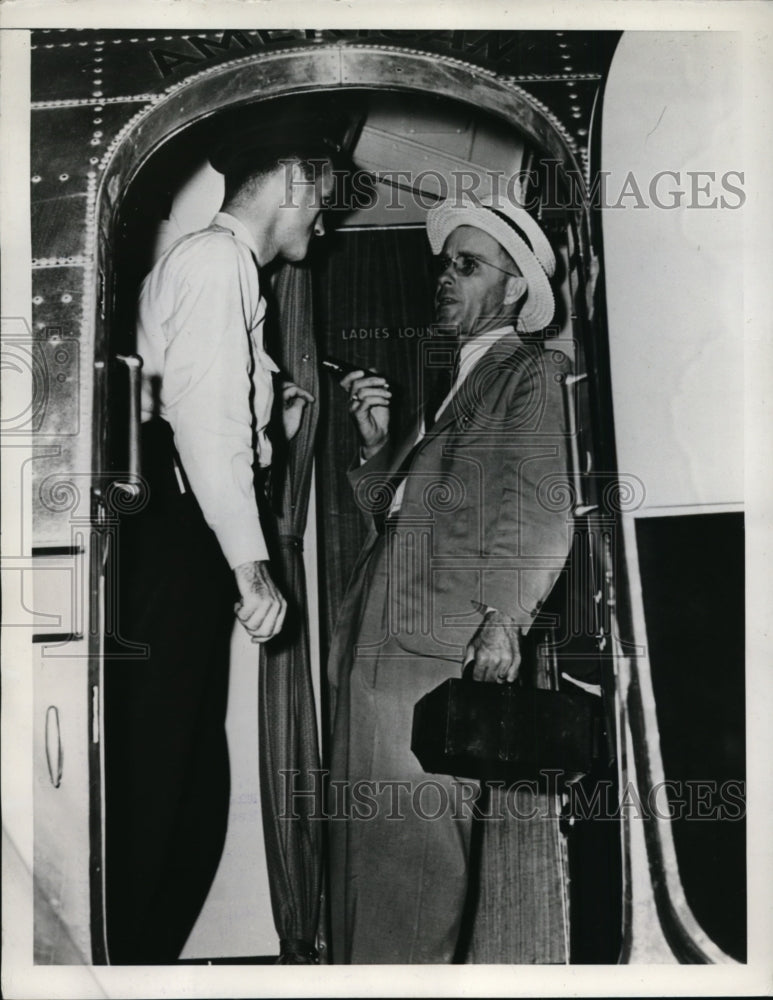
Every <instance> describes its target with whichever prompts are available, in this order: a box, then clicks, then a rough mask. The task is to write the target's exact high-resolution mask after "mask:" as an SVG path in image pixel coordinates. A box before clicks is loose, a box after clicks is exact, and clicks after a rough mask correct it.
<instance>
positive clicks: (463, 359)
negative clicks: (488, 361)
mask: <svg viewBox="0 0 773 1000" xmlns="http://www.w3.org/2000/svg"><path fill="white" fill-rule="evenodd" d="M509 333H512V334H515V327H514V326H513V325H512V323H508V325H507V326H500V327H498V328H497V329H496V330H486V332H485V333H481V334H479V335H478V336H477V337H473V338H472V340H467V341H465V343H463V344H462V346H461V347H460V348H459V371H460V372H461V371H462V370H464V369H466V368H468V367H469V365H470V364H472V363H473V362H474V361H476V360H477V359H478V357H479V356H480V355H481V354H483V352H484V351H487V350H488V349H489V347H492V346H493V345H494V344H496V343H497V342H498V341H500V340H501V339H502V338H503V337H506V336H507V335H508V334H509ZM516 336H517V335H516Z"/></svg>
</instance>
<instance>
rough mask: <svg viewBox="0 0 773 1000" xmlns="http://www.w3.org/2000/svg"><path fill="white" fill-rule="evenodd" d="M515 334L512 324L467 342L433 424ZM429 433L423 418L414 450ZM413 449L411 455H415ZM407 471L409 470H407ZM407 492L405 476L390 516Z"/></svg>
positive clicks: (461, 350) (397, 509)
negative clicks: (493, 351)
mask: <svg viewBox="0 0 773 1000" xmlns="http://www.w3.org/2000/svg"><path fill="white" fill-rule="evenodd" d="M513 332H514V327H513V326H512V325H511V324H510V325H508V326H502V327H499V328H498V329H496V330H487V331H486V332H485V333H481V334H480V335H479V336H477V337H473V338H472V339H471V340H467V341H465V342H464V343H463V344H462V346H461V347H460V348H459V356H458V358H457V362H456V366H455V367H456V377H455V378H454V381H453V384H452V385H451V388H450V389H449V391H448V393H447V395H446V397H445V398H444V399H443V400H442V402H441V403H440V406H439V407H438V408H437V410H436V411H435V414H434V419H433V421H432V422H433V423H435V422H436V421H437V419H438V417H439V416H440V415H441V413H442V412H443V411H444V410H445V408H446V407H447V406H448V404H449V403H450V402H451V400H452V399H453V398H454V396H455V395H456V394H457V393H458V392H459V390H460V389H461V387H462V385H463V384H464V381H465V379H466V378H467V376H468V375H469V374H470V372H471V371H472V369H473V368H474V367H475V365H477V363H478V362H479V361H480V360H481V358H482V357H483V355H484V354H485V353H486V352H487V351H488V350H489V348H490V347H493V345H494V344H496V343H498V342H499V341H500V340H501V339H502V337H504V336H506V335H507V334H509V333H513ZM427 433H428V431H427V427H426V421H425V419H424V418H422V421H421V424H420V426H419V431H418V434H417V435H416V440H415V441H414V442H413V449H415V448H416V446H417V445H418V444H419V443H420V442H421V441H423V440H424V438H425V437H426V435H427ZM413 449H412V451H411V454H412V453H413ZM406 471H407V470H406ZM404 492H405V476H403V478H402V479H401V480H400V482H399V483H398V485H397V488H396V490H395V495H394V499H393V500H392V504H391V506H390V508H389V516H390V517H392V516H393V515H395V514H396V513H397V512H398V511H399V510H400V507H401V506H402V502H403V494H404Z"/></svg>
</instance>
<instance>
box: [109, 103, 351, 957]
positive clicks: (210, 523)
mask: <svg viewBox="0 0 773 1000" xmlns="http://www.w3.org/2000/svg"><path fill="white" fill-rule="evenodd" d="M212 162H213V166H215V167H216V169H219V170H220V171H221V172H222V173H223V174H224V176H225V197H224V201H223V206H222V209H221V211H220V212H219V213H218V214H217V215H216V216H215V218H214V219H213V221H212V223H211V224H210V226H209V227H208V228H206V229H204V230H201V231H199V232H196V233H192V234H189V235H187V236H184V237H183V238H182V239H180V240H178V241H177V242H176V243H175V244H174V245H173V246H172V247H170V248H169V249H168V250H167V251H166V252H165V253H164V254H163V256H162V257H161V258H160V259H159V261H158V262H157V263H156V265H155V266H154V268H153V270H152V271H151V273H150V274H149V275H148V276H147V278H146V279H145V281H144V283H143V286H142V289H141V292H140V299H139V310H138V332H137V351H138V353H139V354H140V355H141V356H142V358H143V363H144V364H143V394H142V420H143V426H142V458H143V468H142V472H143V477H144V478H145V480H146V482H147V486H148V497H147V504H146V506H145V508H144V509H143V510H142V511H141V512H139V513H138V514H137V515H134V516H131V517H127V518H124V519H123V520H122V523H121V526H120V535H119V558H118V562H119V566H118V572H119V587H120V591H119V611H120V628H121V637H122V640H123V641H124V644H126V643H134V644H141V645H143V646H145V647H147V656H146V658H145V659H144V660H140V661H138V660H137V659H125V660H124V661H121V660H120V659H119V658H117V657H116V658H115V659H114V660H112V661H109V662H108V665H107V670H106V711H107V720H108V721H107V726H106V729H107V732H106V740H107V744H106V758H107V760H106V774H107V780H108V787H107V871H106V883H107V931H108V948H109V954H110V960H111V962H113V963H117V964H126V963H140V964H147V963H167V962H172V961H174V960H175V959H176V958H177V957H178V956H179V954H180V951H181V950H182V947H183V945H184V944H185V940H186V938H187V936H188V934H189V933H190V930H191V928H192V926H193V924H194V922H195V920H196V917H197V915H198V913H199V911H200V909H201V906H202V905H203V902H204V900H205V898H206V895H207V892H208V890H209V886H210V884H211V882H212V879H213V878H214V875H215V871H216V869H217V865H218V862H219V858H220V853H221V851H222V846H223V842H224V838H225V828H226V822H227V814H228V800H229V778H228V756H227V744H226V741H225V729H224V721H225V709H226V702H227V690H228V646H229V640H230V633H231V628H232V622H233V615H234V612H235V613H236V615H237V617H238V619H239V621H240V622H241V624H242V625H243V627H244V628H245V629H246V630H247V632H248V633H249V635H250V636H251V638H252V640H253V642H255V643H264V642H266V641H268V640H270V639H272V638H273V637H275V636H276V635H277V634H278V633H279V632H280V630H281V628H282V624H283V621H284V617H285V612H286V602H285V599H284V597H283V596H282V594H281V592H280V590H279V588H278V586H277V585H276V583H275V582H274V579H273V578H272V573H271V570H270V566H269V546H268V545H267V541H266V527H267V526H268V523H269V522H268V521H267V520H265V511H263V512H261V510H260V508H261V506H266V505H265V504H263V500H264V497H263V495H262V494H263V490H262V488H261V486H260V476H261V473H263V475H265V473H266V472H267V470H268V468H269V465H270V462H271V442H270V440H269V437H268V434H267V428H268V425H269V420H270V416H271V411H272V406H273V402H274V387H273V381H274V377H275V375H276V374H277V372H278V369H277V366H276V365H275V364H274V362H273V361H272V359H271V358H270V357H269V355H268V354H267V353H266V350H265V346H264V341H263V327H264V319H265V312H266V302H265V299H264V297H263V295H262V294H261V278H260V272H259V268H263V267H264V266H265V265H267V264H269V263H270V262H271V261H272V260H274V259H276V258H282V259H284V260H287V261H300V260H302V259H303V258H304V257H305V255H306V252H307V249H308V246H309V242H310V240H311V239H312V237H313V236H314V235H316V236H321V235H323V233H324V221H323V214H322V213H323V210H324V209H325V207H326V206H327V204H328V201H329V199H330V197H331V194H332V191H333V186H334V182H335V177H334V168H335V167H336V166H337V164H338V162H339V159H338V150H337V147H336V146H335V145H334V143H332V142H331V141H330V140H329V138H328V137H327V136H326V135H324V134H322V132H321V131H320V130H319V129H318V128H315V126H314V123H312V122H303V123H301V122H293V121H289V122H281V121H280V123H276V124H275V128H274V129H269V130H267V131H264V132H263V134H262V135H258V136H255V135H253V136H250V135H248V134H245V133H239V134H238V135H236V136H235V137H234V138H233V139H232V140H230V142H228V143H226V144H225V145H223V146H222V147H221V148H220V149H219V150H217V152H216V153H215V154H214V155H213V157H212ZM312 402H313V398H312V396H311V395H310V394H309V393H308V392H306V391H304V390H303V389H301V388H300V387H298V386H295V385H292V384H285V385H284V387H283V389H282V400H281V403H282V416H283V422H284V430H285V434H286V437H287V438H288V439H289V438H292V437H293V436H294V434H295V433H296V432H297V430H298V428H299V426H300V422H301V419H302V415H303V411H304V408H305V407H306V406H307V405H308V404H310V403H312ZM256 473H257V475H256ZM256 481H257V482H258V487H257V489H256ZM262 516H263V517H264V522H263V523H262V522H261V517H262ZM124 648H125V646H124Z"/></svg>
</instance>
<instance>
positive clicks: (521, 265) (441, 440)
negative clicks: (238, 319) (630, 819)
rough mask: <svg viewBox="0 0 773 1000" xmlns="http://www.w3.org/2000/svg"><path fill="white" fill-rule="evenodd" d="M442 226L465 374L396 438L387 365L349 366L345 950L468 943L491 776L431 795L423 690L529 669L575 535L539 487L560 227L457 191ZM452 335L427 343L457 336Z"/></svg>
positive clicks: (556, 468)
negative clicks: (524, 657)
mask: <svg viewBox="0 0 773 1000" xmlns="http://www.w3.org/2000/svg"><path fill="white" fill-rule="evenodd" d="M427 230H428V236H429V240H430V245H431V247H432V250H433V252H434V253H435V254H438V257H437V262H438V267H439V276H438V281H437V287H436V295H435V307H436V319H437V323H438V326H439V327H442V328H444V329H445V330H449V329H452V330H453V331H454V332H455V338H456V339H455V344H454V345H453V346H454V347H456V348H458V358H457V364H456V365H455V366H454V378H453V382H452V385H451V388H450V391H449V392H448V393H447V394H446V395H445V398H444V399H441V400H440V401H438V403H435V404H433V405H432V406H430V407H429V408H425V412H424V414H423V415H422V414H419V415H418V417H417V421H416V423H415V424H414V427H413V430H412V432H411V433H410V434H409V436H408V437H407V439H406V440H405V441H404V442H403V443H402V444H394V443H393V442H392V441H391V440H390V436H389V403H390V399H391V393H390V390H389V387H388V385H387V384H386V382H385V380H384V379H383V378H381V377H379V376H375V375H371V374H367V373H363V372H353V373H351V374H349V375H347V376H346V377H345V378H344V379H343V380H342V383H341V384H342V385H343V387H344V388H345V389H347V390H348V392H349V398H350V411H351V413H352V416H353V417H354V419H355V421H356V424H357V427H358V429H359V432H360V436H361V454H360V459H361V463H360V464H359V466H358V467H356V468H355V469H354V470H353V471H352V472H351V473H350V477H351V479H352V483H353V486H354V488H355V497H356V498H357V500H358V502H359V504H360V506H361V508H362V509H363V512H364V513H365V514H366V516H367V517H368V518H369V519H370V520H371V524H372V527H371V532H370V534H369V536H368V539H367V541H366V544H365V548H364V550H363V552H362V554H361V556H360V559H359V561H358V563H357V566H356V567H355V570H354V574H353V578H352V582H351V584H350V587H349V589H348V591H347V594H346V597H345V599H344V602H343V606H342V609H341V612H340V615H339V621H338V626H337V629H336V633H335V635H334V638H333V641H332V644H331V651H330V682H331V689H332V696H333V698H332V700H333V702H334V723H333V739H332V753H331V775H332V779H333V782H332V784H331V788H333V789H335V790H336V792H338V791H341V790H344V791H348V793H349V796H350V797H349V799H348V801H345V802H344V803H341V802H340V801H338V800H337V801H336V802H335V803H334V804H331V809H334V810H338V809H342V810H343V811H344V812H345V813H346V815H347V819H346V820H345V821H342V820H340V819H338V818H337V813H336V812H333V815H334V820H333V822H332V823H331V846H332V849H331V913H332V931H333V934H332V943H333V960H334V961H335V962H337V963H339V962H343V963H358V962H367V963H441V962H451V961H452V960H453V958H454V954H455V951H456V948H457V944H458V939H459V933H460V924H461V918H462V913H463V908H464V903H465V898H466V894H467V888H468V886H467V873H468V852H469V839H470V829H471V824H470V820H471V813H470V802H471V799H472V798H474V796H475V793H476V790H477V789H476V788H475V787H471V785H470V783H464V782H459V781H456V780H455V779H453V778H451V777H449V776H444V775H432V776H431V778H432V782H433V783H434V791H432V792H431V794H430V795H429V796H428V798H427V800H426V801H425V802H424V803H423V808H424V810H425V811H424V812H422V802H421V801H417V799H416V797H415V794H414V793H417V790H419V789H420V788H421V786H422V785H426V782H427V779H428V778H429V777H430V776H429V775H426V774H425V773H424V772H423V770H422V768H421V766H420V764H419V762H418V760H417V759H416V758H415V756H414V755H413V753H412V752H411V729H412V721H413V709H414V706H415V704H416V702H417V701H418V700H419V699H420V698H421V697H422V696H423V695H425V694H426V693H427V692H429V691H431V690H433V689H434V688H435V687H437V686H438V685H439V684H441V683H442V682H443V681H444V680H446V679H447V678H449V677H454V676H456V677H458V676H459V675H460V673H461V671H462V668H463V666H464V665H465V664H468V663H472V666H471V668H470V669H471V671H472V676H473V677H474V679H476V680H481V681H489V682H493V683H500V684H502V683H505V682H510V681H513V680H514V679H515V678H516V677H517V675H518V671H519V667H520V662H521V638H522V636H523V635H525V634H526V633H527V632H528V630H529V628H530V626H531V623H532V621H533V619H534V617H535V616H536V615H537V612H538V609H539V608H540V606H541V604H542V602H544V600H545V598H546V597H547V596H548V594H549V593H550V591H551V589H552V587H553V584H554V582H555V581H556V579H557V577H558V575H559V573H560V572H561V569H562V568H563V565H564V562H565V560H566V557H567V554H568V551H569V543H570V539H571V532H570V530H569V528H570V525H569V523H568V522H567V515H566V513H565V512H564V511H563V510H556V509H555V508H554V507H553V508H551V506H550V505H549V504H547V503H546V502H545V500H544V498H543V496H542V494H541V493H540V489H541V484H545V483H552V485H553V487H560V484H561V483H562V482H564V483H565V481H566V476H567V441H566V429H565V426H564V407H563V397H562V390H561V380H562V379H563V377H564V376H565V375H566V374H567V373H568V365H567V361H566V358H565V357H564V356H563V355H562V354H561V352H559V351H556V350H549V349H545V348H544V346H543V343H542V342H541V337H539V336H537V337H535V336H531V337H530V336H529V334H539V332H540V331H542V330H543V329H544V327H546V326H547V325H548V324H549V323H550V321H551V319H552V317H553V311H554V300H553V294H552V290H551V287H550V278H551V277H552V274H553V270H554V267H555V259H554V256H553V252H552V250H551V248H550V245H549V244H548V241H547V239H546V238H545V236H544V234H543V233H542V231H541V230H540V229H539V227H538V226H537V224H536V223H535V222H534V221H533V220H532V219H531V218H530V217H529V216H528V215H527V213H526V212H524V211H523V210H521V209H519V208H518V207H517V206H512V205H505V206H503V210H499V209H498V208H497V207H495V206H491V207H484V206H481V205H479V204H473V203H468V202H466V201H456V200H453V199H449V201H447V202H444V203H441V204H440V205H439V206H437V207H436V208H433V209H432V210H430V212H429V214H428V219H427ZM444 343H445V345H446V347H445V348H444V347H443V346H442V345H443V344H444ZM438 345H439V346H438V348H435V346H434V345H433V342H432V340H430V341H428V343H427V348H428V352H431V351H433V350H434V351H435V352H436V353H439V354H443V353H444V350H445V353H447V354H449V355H450V354H452V353H454V351H453V348H452V346H451V345H449V344H448V340H446V341H439V342H438ZM447 360H448V361H451V360H452V359H451V358H450V357H449V358H448V359H447ZM383 515H386V517H385V518H384V516H383ZM339 783H340V784H339ZM344 791H341V794H344ZM363 796H365V799H366V801H364V802H363V799H362V797H363ZM460 803H461V804H462V808H458V806H459V804H460ZM464 804H466V807H465V805H464ZM427 813H429V814H431V816H429V815H427Z"/></svg>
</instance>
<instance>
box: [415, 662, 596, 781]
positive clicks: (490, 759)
mask: <svg viewBox="0 0 773 1000" xmlns="http://www.w3.org/2000/svg"><path fill="white" fill-rule="evenodd" d="M593 708H594V706H593V704H592V699H591V697H590V696H589V695H586V694H583V693H581V692H578V693H576V694H575V693H574V692H571V693H568V692H565V691H548V690H542V689H536V688H526V687H521V686H520V685H515V684H489V683H486V682H484V681H473V680H467V679H462V678H450V679H449V680H447V681H444V682H443V683H442V684H441V685H440V686H439V687H437V688H435V689H434V691H430V692H429V694H426V695H424V697H423V698H421V699H420V700H419V701H418V702H417V703H416V707H415V709H414V713H413V734H412V738H411V750H413V752H414V754H415V755H416V757H417V758H418V760H419V763H420V764H421V766H422V767H423V768H424V770H425V771H427V772H428V773H430V774H451V775H455V776H456V777H460V778H462V777H463V778H482V779H503V780H509V781H517V780H526V779H528V780H533V781H537V782H538V783H540V784H541V785H544V784H546V783H547V780H548V779H547V776H546V774H545V772H547V771H552V772H555V771H559V772H560V774H559V775H558V776H557V780H558V783H559V784H560V783H571V782H572V781H576V780H578V779H579V778H581V777H582V776H583V775H584V774H587V773H588V771H590V769H591V764H592V761H593V742H594V741H593V727H594V721H593V720H594V711H593ZM553 780H556V779H555V778H554V779H553Z"/></svg>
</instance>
